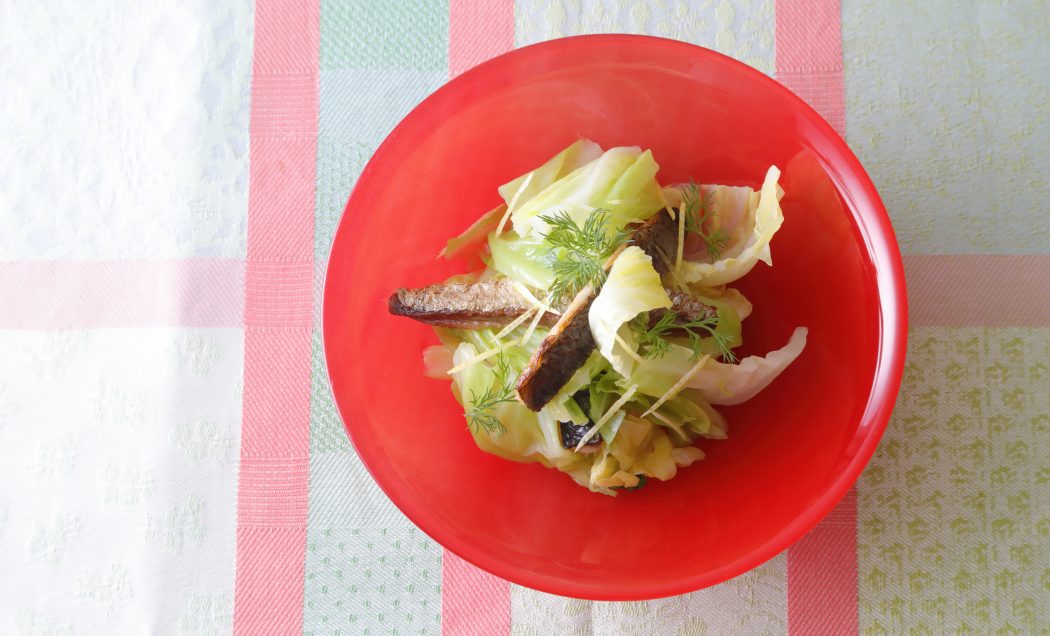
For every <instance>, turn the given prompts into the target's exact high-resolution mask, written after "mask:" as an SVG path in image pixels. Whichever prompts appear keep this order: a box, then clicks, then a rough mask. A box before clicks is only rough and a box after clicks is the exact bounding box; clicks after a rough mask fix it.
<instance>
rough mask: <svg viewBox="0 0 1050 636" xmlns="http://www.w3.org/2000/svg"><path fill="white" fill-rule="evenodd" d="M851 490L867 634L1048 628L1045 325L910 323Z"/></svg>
mask: <svg viewBox="0 0 1050 636" xmlns="http://www.w3.org/2000/svg"><path fill="white" fill-rule="evenodd" d="M909 344H910V346H909V351H908V362H907V366H906V368H905V377H904V385H903V387H902V390H901V397H900V399H899V401H898V403H897V410H896V412H895V413H894V417H893V421H892V422H891V423H890V426H889V428H888V429H887V431H886V436H885V438H884V439H883V441H882V444H881V445H880V446H879V448H878V450H877V451H876V453H875V457H874V458H873V460H872V463H871V465H870V466H869V467H868V469H867V470H866V471H865V472H864V474H863V476H862V477H861V479H860V481H859V482H858V489H857V490H858V513H857V516H858V529H857V532H858V537H857V544H858V566H859V576H858V582H859V586H860V595H859V607H860V626H861V631H862V632H863V633H866V634H899V633H914V634H944V633H953V634H955V633H959V634H992V633H997V634H1034V633H1036V630H1037V629H1043V630H1044V631H1042V632H1040V633H1044V634H1045V633H1047V632H1046V631H1045V629H1046V626H1047V625H1050V541H1048V538H1050V460H1048V457H1050V392H1048V391H1047V386H1048V383H1050V329H1045V328H1044V329H1035V328H1026V329H1021V328H1013V329H1007V328H1003V329H988V328H934V327H929V328H919V329H915V330H913V331H912V333H911V335H910V336H909Z"/></svg>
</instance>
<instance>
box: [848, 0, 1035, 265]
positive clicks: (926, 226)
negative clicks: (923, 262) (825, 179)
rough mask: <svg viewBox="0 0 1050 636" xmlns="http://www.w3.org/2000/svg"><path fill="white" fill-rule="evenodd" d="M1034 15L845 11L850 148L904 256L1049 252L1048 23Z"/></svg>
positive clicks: (984, 8)
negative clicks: (884, 210)
mask: <svg viewBox="0 0 1050 636" xmlns="http://www.w3.org/2000/svg"><path fill="white" fill-rule="evenodd" d="M1040 4H1041V3H1038V2H1034V3H1033V2H1027V3H1026V2H1015V3H987V4H985V3H969V4H966V5H964V6H960V5H959V4H958V3H954V2H947V1H945V0H939V1H937V2H919V3H903V2H881V3H859V2H845V3H843V5H842V47H843V56H844V58H845V70H846V74H845V79H846V112H847V118H846V119H847V138H848V140H849V143H850V145H851V146H852V148H853V150H854V152H856V153H857V156H858V157H859V158H860V160H861V161H862V162H863V163H864V166H865V167H866V168H867V170H868V172H869V173H870V175H871V177H872V179H873V180H874V182H875V185H876V186H878V188H879V192H880V193H881V195H882V198H883V201H884V202H885V204H886V208H887V209H888V210H889V212H890V215H891V217H892V218H893V225H894V228H895V229H896V231H897V238H898V241H899V242H900V245H901V250H902V251H903V252H905V253H916V254H952V253H956V254H959V253H962V254H975V253H988V252H991V253H1004V254H1034V253H1045V252H1046V251H1047V249H1048V248H1050V245H1048V244H1047V240H1046V231H1045V230H1046V227H1047V222H1046V210H1047V195H1048V194H1050V153H1048V152H1047V151H1046V149H1047V148H1048V147H1050V110H1048V109H1047V103H1050V55H1047V47H1046V38H1045V35H1046V34H1047V33H1050V11H1047V8H1046V6H1045V5H1043V6H1040ZM1035 34H1041V35H1040V36H1036V35H1035ZM1035 228H1043V230H1044V231H1043V232H1033V231H1032V230H1033V229H1035Z"/></svg>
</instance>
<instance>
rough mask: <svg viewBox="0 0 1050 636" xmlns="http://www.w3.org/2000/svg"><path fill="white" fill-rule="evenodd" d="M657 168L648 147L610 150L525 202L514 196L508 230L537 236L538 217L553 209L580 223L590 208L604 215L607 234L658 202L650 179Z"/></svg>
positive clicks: (541, 226)
mask: <svg viewBox="0 0 1050 636" xmlns="http://www.w3.org/2000/svg"><path fill="white" fill-rule="evenodd" d="M659 169H660V166H659V165H658V164H657V163H656V161H655V160H654V159H653V155H652V153H651V152H650V151H648V150H646V151H645V152H642V150H641V149H640V148H638V147H637V146H632V147H618V148H610V149H609V150H607V151H605V152H604V153H603V154H602V155H601V156H600V157H598V158H597V159H594V160H593V161H591V162H589V163H587V164H585V165H583V166H580V167H579V168H577V169H576V170H573V171H572V172H571V173H569V174H567V175H565V176H563V177H561V178H560V179H558V180H556V181H554V182H553V183H551V184H550V185H548V186H547V187H545V188H544V189H543V190H541V191H540V192H538V193H536V194H535V195H534V196H532V197H531V198H530V199H529V200H528V201H526V202H524V203H522V201H521V200H520V198H519V200H518V201H517V202H516V207H515V208H514V210H513V211H512V212H511V217H510V218H511V221H512V222H513V224H514V231H515V232H516V233H517V235H518V236H519V237H521V238H525V239H528V238H535V237H539V236H542V235H543V234H545V233H546V232H547V230H548V226H547V223H546V222H544V221H543V218H542V217H544V216H549V215H552V214H555V213H564V214H566V215H568V216H569V217H570V218H572V219H573V220H574V221H576V223H577V224H578V225H580V226H581V227H582V226H583V224H584V222H585V221H586V218H587V217H588V216H589V215H590V214H591V213H593V212H594V210H595V209H603V210H606V211H607V212H608V213H609V221H610V222H609V224H608V228H609V232H615V231H617V230H619V229H620V228H622V227H623V226H624V225H626V224H627V223H628V222H630V221H642V220H645V219H647V218H649V217H650V216H652V214H653V212H655V211H656V210H657V209H659V208H660V207H661V206H662V205H663V198H662V195H661V191H660V186H659V184H657V182H656V178H655V177H656V172H657V170H659ZM512 183H513V182H512ZM508 185H509V184H508ZM529 185H530V187H531V183H530V184H529Z"/></svg>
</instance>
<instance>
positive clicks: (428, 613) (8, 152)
mask: <svg viewBox="0 0 1050 636" xmlns="http://www.w3.org/2000/svg"><path fill="white" fill-rule="evenodd" d="M599 32H630V33H648V34H651V35H658V36H662V37H669V38H676V39H680V40H685V41H689V42H693V43H696V44H700V45H702V46H706V47H710V48H713V49H715V50H718V51H720V52H722V53H725V54H727V55H731V56H733V57H735V58H737V59H740V60H742V61H743V62H745V63H747V64H750V65H751V66H753V67H755V68H757V69H759V70H760V71H762V72H764V73H767V74H769V75H771V76H773V77H775V78H777V79H778V80H779V81H781V82H783V83H784V84H785V85H787V86H788V87H789V88H791V89H792V90H795V91H796V92H797V93H799V94H800V95H801V96H802V97H803V98H805V99H806V100H808V101H809V102H810V103H811V104H812V105H813V106H814V107H815V108H816V109H817V110H818V111H820V112H821V113H822V114H823V115H824V117H825V118H826V119H828V121H829V122H830V123H831V124H832V125H833V126H835V127H836V128H837V129H838V130H840V132H842V133H843V134H844V136H845V138H846V140H847V142H848V143H849V144H850V145H851V147H852V148H853V149H854V151H855V152H856V154H857V155H858V157H859V158H860V160H861V162H862V163H863V164H864V165H865V167H866V169H867V170H868V171H869V173H870V175H871V176H872V179H873V180H874V181H875V184H876V186H877V187H878V188H879V192H880V194H881V196H882V198H883V200H884V202H885V203H886V206H887V208H888V210H889V212H890V215H891V217H892V220H893V223H894V227H895V230H896V232H897V235H898V239H899V241H900V245H901V249H902V251H903V253H904V256H905V268H906V274H907V277H908V286H909V302H910V321H911V329H910V333H909V352H908V359H907V365H906V369H905V376H904V383H903V386H902V389H901V395H900V398H899V400H898V403H897V408H896V410H895V413H894V416H893V419H892V421H891V422H890V425H889V427H888V429H887V431H886V435H885V437H884V439H883V442H882V444H881V445H880V447H879V449H878V451H877V452H876V454H875V457H874V458H873V460H872V462H871V464H870V466H869V467H868V469H867V470H866V471H865V472H864V473H863V475H862V476H861V478H860V480H859V482H858V484H857V486H856V488H855V489H854V491H852V492H851V494H850V495H848V496H847V498H846V499H845V500H844V502H843V504H841V505H840V506H839V508H838V509H836V511H835V512H833V513H832V515H831V516H830V517H829V518H828V520H826V521H825V522H823V523H822V524H821V526H819V527H818V528H817V530H816V531H814V533H813V534H811V535H810V536H809V537H807V538H806V539H804V540H803V541H802V542H800V543H799V544H798V545H796V546H793V547H792V548H790V549H789V550H788V551H787V552H786V553H785V554H782V555H780V556H778V557H776V558H774V559H773V560H771V561H769V562H768V563H766V564H764V565H762V566H760V567H759V568H757V569H755V570H754V571H752V572H749V573H747V574H745V575H743V576H740V577H738V578H737V579H734V580H732V581H728V582H726V583H724V584H722V585H718V586H715V587H713V588H710V589H707V590H703V591H700V592H696V593H693V594H687V595H683V596H679V597H674V598H668V599H661V600H656V601H647V602H638V603H606V602H587V601H580V600H574V599H567V598H561V597H557V596H552V595H549V594H544V593H540V592H536V591H533V590H529V589H526V588H523V587H519V586H516V585H511V584H508V583H506V582H503V581H499V580H497V579H496V578H495V577H492V576H490V575H487V574H485V573H482V572H480V571H478V570H476V569H475V568H473V566H470V565H468V564H466V563H464V562H462V561H461V560H459V559H458V558H456V557H454V556H453V555H450V554H448V553H445V552H444V551H443V550H442V549H441V547H440V546H438V545H437V544H435V543H434V542H433V541H432V540H430V539H429V538H428V537H426V536H425V535H424V534H423V533H422V532H421V531H419V530H418V529H416V528H415V527H414V526H413V525H412V524H411V523H410V522H409V521H408V520H407V519H406V518H405V517H404V516H403V515H402V514H401V513H400V512H399V511H397V509H396V508H395V507H394V506H393V505H392V504H391V503H390V502H389V501H388V500H387V499H386V498H385V496H384V495H383V494H382V493H381V492H380V490H379V489H378V487H377V486H376V485H375V484H374V482H373V481H372V479H371V477H370V476H369V475H368V474H367V472H366V471H365V469H364V468H363V466H362V465H361V463H360V461H359V460H358V459H357V457H356V455H355V453H354V450H353V448H352V447H351V446H350V444H349V442H348V440H347V437H346V435H345V432H344V431H343V428H342V424H341V422H340V420H339V418H338V416H337V414H336V412H335V409H334V405H333V404H332V401H331V397H330V393H329V390H328V386H327V380H326V377H325V372H324V366H323V360H322V356H321V352H320V333H319V323H318V319H317V318H318V308H319V299H320V284H321V281H322V280H323V273H324V268H325V263H326V259H327V252H328V249H329V245H330V242H331V239H332V235H333V232H334V230H335V227H336V224H337V223H338V220H339V216H340V214H341V212H342V209H343V206H344V204H345V202H346V198H347V196H348V194H349V192H350V190H351V188H352V187H353V185H354V182H355V179H356V177H357V175H358V174H360V172H361V170H362V169H363V167H364V165H365V163H366V162H367V161H368V159H369V157H370V156H371V154H372V152H374V150H375V149H376V147H377V146H378V144H379V143H380V142H381V141H382V140H383V138H384V137H385V136H386V135H387V133H389V131H390V130H391V129H392V128H393V126H394V125H396V123H397V122H398V121H399V120H400V118H401V117H403V116H404V115H405V114H406V113H407V112H408V111H409V110H410V109H411V108H412V107H413V106H415V105H416V104H417V103H418V102H419V101H420V100H422V99H423V98H424V97H426V95H428V94H429V93H430V92H432V91H433V90H435V89H436V88H438V87H439V86H441V85H442V84H443V83H444V82H446V81H448V79H449V77H450V75H452V76H454V75H456V74H458V73H461V72H464V71H466V70H467V69H469V68H470V67H472V66H474V65H475V64H477V63H480V62H483V61H484V60H485V59H488V58H489V57H492V56H494V55H497V54H499V53H501V52H504V51H506V50H509V49H511V48H513V47H516V46H524V45H527V44H532V43H535V42H540V41H543V40H547V39H551V38H555V37H561V36H567V35H575V34H582V33H599ZM1047 42H1050V11H1048V10H1047V7H1046V6H1045V4H1044V3H1041V2H1037V1H1031V2H1011V3H1002V4H998V5H995V6H993V5H991V4H985V3H962V4H960V3H952V2H944V1H935V2H924V3H905V2H900V1H891V2H856V1H853V0H844V1H843V2H842V4H841V5H840V4H839V3H838V2H834V1H831V0H820V1H817V2H805V3H803V2H792V1H789V0H735V1H730V0H693V1H689V2H685V1H677V0H653V1H649V2H644V1H634V0H517V1H516V2H515V1H513V0H491V1H485V0H398V1H396V2H394V1H387V0H313V1H311V0H295V1H292V2H279V1H277V0H256V1H255V2H254V3H252V2H246V1H238V0H228V1H224V2H210V1H205V0H196V1H190V2H174V0H151V1H150V2H142V3H137V2H136V3H132V2H124V3H83V2H39V1H30V0H14V1H11V0H8V1H7V2H0V573H2V574H0V599H2V600H0V633H3V634H8V633H11V634H138V633H163V634H169V633H194V634H223V633H229V632H231V631H235V632H238V633H241V634H268V633H277V634H285V633H306V634H318V635H320V634H374V635H379V634H439V633H444V634H509V633H513V634H607V635H614V634H661V635H662V634H681V635H692V634H784V633H792V634H796V633H797V634H841V633H854V632H863V633H866V634H868V633H870V634H901V633H912V634H940V633H973V634H985V633H999V634H1048V633H1050V628H1048V625H1050V460H1048V457H1050V220H1048V219H1050V216H1048V215H1050V209H1048V205H1047V203H1046V201H1047V199H1048V195H1050V181H1048V175H1050V153H1048V152H1047V150H1046V149H1047V148H1050V121H1048V118H1050V111H1048V107H1047V105H1048V104H1050V45H1048V44H1047Z"/></svg>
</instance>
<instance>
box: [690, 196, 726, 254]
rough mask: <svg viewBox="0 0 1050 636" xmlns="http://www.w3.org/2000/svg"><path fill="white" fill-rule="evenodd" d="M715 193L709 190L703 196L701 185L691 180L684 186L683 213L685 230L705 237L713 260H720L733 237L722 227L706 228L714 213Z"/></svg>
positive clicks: (705, 243)
mask: <svg viewBox="0 0 1050 636" xmlns="http://www.w3.org/2000/svg"><path fill="white" fill-rule="evenodd" d="M714 194H715V193H714V192H709V193H707V195H705V196H704V197H701V196H700V186H698V185H697V184H696V183H694V182H692V181H690V182H689V185H687V186H685V187H684V188H682V214H683V215H684V218H685V231H686V232H692V233H693V234H696V235H697V236H699V237H700V238H701V239H703V241H704V245H706V246H707V253H708V255H710V256H711V259H712V260H718V259H719V258H720V257H721V256H722V252H723V251H724V250H725V248H726V246H727V245H729V240H730V239H731V238H732V237H730V236H729V233H728V232H726V230H725V228H722V227H719V228H715V229H714V230H707V229H705V228H704V226H705V225H707V224H709V222H710V220H711V218H712V217H713V215H714V210H713V204H714V199H713V197H714Z"/></svg>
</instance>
